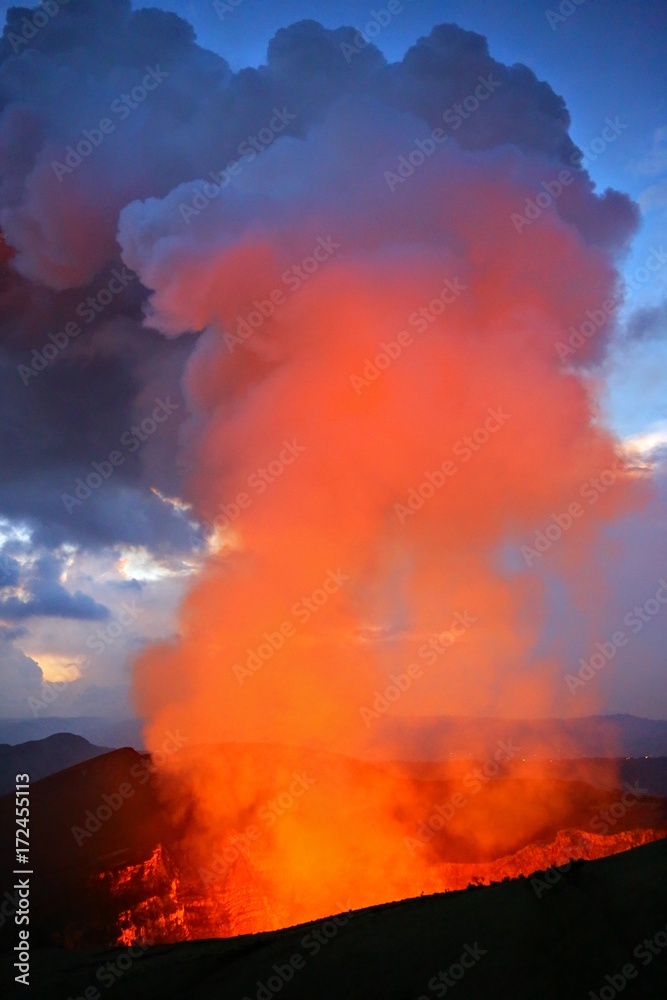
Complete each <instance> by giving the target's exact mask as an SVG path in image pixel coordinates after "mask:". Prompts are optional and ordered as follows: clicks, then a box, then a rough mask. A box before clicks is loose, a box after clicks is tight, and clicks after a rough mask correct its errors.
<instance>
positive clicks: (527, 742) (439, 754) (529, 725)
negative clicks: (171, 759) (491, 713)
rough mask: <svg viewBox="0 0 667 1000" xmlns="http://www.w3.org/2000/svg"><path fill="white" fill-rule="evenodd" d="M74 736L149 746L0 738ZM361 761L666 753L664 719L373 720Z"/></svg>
mask: <svg viewBox="0 0 667 1000" xmlns="http://www.w3.org/2000/svg"><path fill="white" fill-rule="evenodd" d="M56 733H72V734H76V735H78V736H80V737H83V738H84V739H86V740H88V741H89V742H90V743H92V744H93V745H95V746H103V747H112V748H118V747H122V746H131V747H134V749H136V750H138V751H140V752H142V751H144V750H145V749H146V747H145V744H144V740H143V736H142V724H141V722H140V721H139V720H138V719H108V718H102V717H95V716H82V717H77V718H55V717H54V718H48V717H44V718H38V719H0V743H9V744H17V743H25V742H27V741H30V740H41V739H44V738H46V737H49V736H53V735H54V734H56ZM372 734H373V735H372V742H370V743H369V745H368V746H367V748H366V752H365V753H363V754H361V755H360V756H363V757H365V758H366V759H373V760H387V759H391V758H397V757H400V758H402V759H404V760H415V761H437V760H446V759H448V758H450V757H460V758H465V757H471V758H474V759H476V760H484V759H486V758H488V757H490V756H493V754H494V753H495V751H496V749H497V746H498V743H499V742H501V741H503V740H504V741H508V740H511V741H512V742H513V743H514V744H515V745H517V746H519V747H520V748H521V753H520V756H521V757H526V758H529V757H544V758H547V759H550V758H554V759H568V758H579V757H644V756H649V757H667V720H664V719H643V718H640V717H639V716H635V715H624V714H619V715H591V716H580V717H577V718H572V719H500V718H473V717H465V716H419V717H418V716H391V715H389V714H387V715H385V716H383V717H382V718H380V719H378V721H377V725H376V726H374V727H373V729H372Z"/></svg>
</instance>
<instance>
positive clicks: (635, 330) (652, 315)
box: [625, 302, 667, 340]
mask: <svg viewBox="0 0 667 1000" xmlns="http://www.w3.org/2000/svg"><path fill="white" fill-rule="evenodd" d="M625 333H626V336H628V337H630V338H632V339H633V340H663V339H664V338H665V337H667V302H662V303H661V304H660V305H658V306H647V307H646V308H645V309H638V310H637V311H636V312H634V313H633V314H632V315H631V316H630V318H629V319H628V322H627V324H626V328H625Z"/></svg>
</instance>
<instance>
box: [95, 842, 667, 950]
mask: <svg viewBox="0 0 667 1000" xmlns="http://www.w3.org/2000/svg"><path fill="white" fill-rule="evenodd" d="M665 836H667V829H656V830H649V829H636V830H625V831H622V832H619V833H615V834H612V835H609V836H602V835H600V834H595V833H590V832H588V831H585V830H576V829H570V830H561V831H559V832H558V834H557V835H556V836H555V838H554V839H553V840H551V841H548V842H547V841H542V842H536V843H534V844H529V845H527V846H526V847H523V848H522V849H521V850H519V851H517V852H516V853H515V854H510V855H506V856H505V857H501V858H498V859H496V860H495V861H490V862H481V863H475V864H460V863H452V864H450V863H447V862H444V863H440V864H437V865H433V866H432V867H431V869H429V872H428V873H427V876H426V878H425V879H424V878H421V877H420V879H419V881H415V882H409V881H407V880H406V881H405V882H404V883H401V884H398V885H394V886H393V887H392V890H391V892H390V894H389V893H388V895H387V897H385V898H383V899H374V900H369V902H368V905H372V904H375V903H383V902H389V901H390V899H389V895H391V896H395V898H399V899H401V898H410V897H413V896H418V895H420V894H431V893H436V892H448V891H452V890H457V889H465V888H467V887H468V886H470V885H489V884H491V883H492V882H502V881H503V880H504V879H508V878H510V879H511V878H518V877H519V876H524V877H529V876H532V875H534V874H535V873H536V872H545V871H548V870H549V869H555V868H561V867H562V866H565V865H567V864H568V863H569V862H570V861H577V860H585V861H592V860H594V859H596V858H602V857H607V856H608V855H610V854H617V853H620V852H621V851H626V850H629V849H630V848H632V847H639V846H641V845H642V844H646V843H649V842H650V841H652V840H657V839H659V838H661V837H665ZM557 875H558V873H557V872H556V873H553V872H550V873H549V878H548V880H547V881H546V882H544V881H543V880H542V881H543V884H544V886H545V889H546V886H548V885H549V884H550V882H551V881H553V880H554V879H555V878H556V876H557ZM99 883H100V884H101V885H102V886H103V887H104V889H105V891H106V893H107V895H108V898H109V900H110V902H112V905H113V906H115V908H116V911H117V918H116V923H115V927H113V929H110V930H111V940H110V942H109V943H110V944H119V945H124V946H127V945H130V944H133V943H137V942H139V943H156V944H157V943H170V942H175V941H184V940H191V939H197V938H207V937H232V936H236V935H239V934H249V933H256V932H258V931H266V930H273V929H276V928H278V927H280V926H285V925H286V923H287V922H289V921H288V920H286V918H285V916H282V917H281V915H280V913H278V912H276V908H275V906H272V905H271V904H270V902H269V900H268V899H267V896H266V894H265V893H264V891H263V888H262V878H261V874H260V872H259V870H258V868H256V867H255V866H254V865H253V862H252V861H251V860H250V859H249V858H247V857H245V856H244V857H241V858H240V859H239V861H238V862H237V863H236V865H235V866H234V868H232V869H231V870H230V872H229V875H228V876H227V878H225V879H224V880H222V881H220V882H215V883H211V884H209V885H205V884H204V883H203V882H202V880H201V879H200V878H199V877H198V875H197V873H195V872H192V871H186V870H183V869H180V870H179V868H178V866H177V865H176V863H175V862H174V861H173V859H172V858H171V857H170V856H169V854H168V852H167V851H166V850H165V848H164V847H163V846H162V845H158V846H157V847H156V848H155V850H154V851H153V853H152V855H151V856H150V857H149V858H147V859H146V860H145V861H143V862H140V863H138V864H132V865H126V866H122V867H116V868H113V869H110V870H109V871H106V872H104V873H103V874H102V875H100V876H99ZM536 884H538V888H539V884H540V883H536ZM538 895H539V892H538ZM327 915H328V914H323V913H317V912H313V913H312V914H311V918H312V919H316V918H318V917H323V916H327Z"/></svg>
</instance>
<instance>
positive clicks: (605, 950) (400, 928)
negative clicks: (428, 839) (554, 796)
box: [3, 840, 667, 1000]
mask: <svg viewBox="0 0 667 1000" xmlns="http://www.w3.org/2000/svg"><path fill="white" fill-rule="evenodd" d="M538 878H539V876H538ZM549 879H550V881H551V882H552V883H553V884H552V885H550V887H548V888H547V886H548V882H547V881H544V880H541V879H540V881H539V882H538V881H536V880H535V878H533V879H518V880H516V881H513V882H507V883H504V884H499V885H493V886H490V887H487V888H478V889H468V890H466V891H464V892H456V893H446V894H442V895H437V896H430V897H424V898H421V899H411V900H406V901H404V902H401V903H393V904H389V905H385V906H377V907H373V908H371V909H368V910H361V911H358V912H356V913H352V914H348V915H346V916H342V917H339V918H337V922H334V921H325V922H318V923H315V924H307V925H302V926H300V927H295V928H291V929H289V930H284V931H277V932H271V933H267V934H261V935H255V936H246V937H241V938H234V939H227V940H214V941H196V942H191V943H182V944H176V945H167V946H164V945H163V946H159V947H154V948H148V949H146V950H143V949H137V950H134V951H133V952H132V953H128V952H127V951H109V952H98V953H95V954H87V955H83V954H80V953H79V954H77V953H67V952H64V951H59V950H54V949H51V950H44V951H39V952H37V953H35V955H34V959H33V984H34V985H33V988H32V990H31V991H30V992H31V994H32V995H34V996H39V997H40V1000H66V998H68V997H80V996H87V997H88V996H90V997H92V996H95V994H94V993H92V992H88V993H86V989H88V988H90V987H97V988H98V989H99V993H98V994H97V996H98V997H99V996H106V995H108V994H107V990H108V989H112V990H113V996H114V998H118V1000H120V998H127V1000H134V998H137V1000H171V998H179V1000H180V998H182V1000H195V998H196V1000H228V998H229V1000H243V998H252V1000H271V998H273V997H275V996H280V997H281V1000H320V998H321V1000H325V998H326V1000H376V998H378V1000H379V998H382V1000H424V998H428V1000H431V998H433V997H443V996H450V995H451V996H453V997H455V998H456V1000H487V998H498V997H502V998H504V997H507V998H510V997H511V998H513V1000H577V998H579V997H581V998H582V1000H590V996H591V991H592V993H593V996H595V997H599V996H600V991H601V990H602V996H603V998H609V997H612V996H618V995H621V996H622V997H623V1000H654V998H655V1000H664V997H665V996H667V929H666V928H667V841H665V840H662V841H657V842H655V843H652V844H648V845H646V846H644V847H639V848H635V849H634V850H631V851H627V852H625V853H623V854H617V855H615V856H613V857H609V858H604V859H602V860H599V861H593V862H581V863H578V864H576V865H574V866H573V867H572V868H571V869H570V870H569V871H567V872H565V873H562V874H561V873H556V872H554V871H552V872H551V873H550V874H549ZM119 960H120V965H119V964H118V963H119ZM4 961H6V956H3V962H4ZM466 965H468V966H471V967H470V968H468V969H465V966H466ZM128 966H129V968H128ZM441 973H442V975H443V976H447V977H449V980H448V981H449V983H450V985H449V986H448V985H447V980H446V979H444V978H442V977H441V976H440V974H441ZM457 977H459V978H458V981H456V978H457ZM454 983H455V985H451V984H454ZM26 993H27V991H26ZM96 1000H97V998H96Z"/></svg>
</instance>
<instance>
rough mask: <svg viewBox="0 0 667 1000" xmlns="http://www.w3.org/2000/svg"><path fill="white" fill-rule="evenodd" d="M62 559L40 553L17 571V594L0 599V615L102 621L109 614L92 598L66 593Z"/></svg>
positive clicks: (14, 618) (79, 593) (12, 617)
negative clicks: (63, 582)
mask: <svg viewBox="0 0 667 1000" xmlns="http://www.w3.org/2000/svg"><path fill="white" fill-rule="evenodd" d="M62 571H63V560H62V559H58V558H56V557H55V556H54V555H52V554H50V553H49V554H46V555H43V556H41V557H40V558H39V559H37V560H36V561H35V563H34V564H33V565H32V566H31V567H30V569H29V570H27V571H26V572H25V573H23V574H21V588H22V591H23V594H22V596H21V597H18V596H15V597H7V598H5V599H4V600H2V601H0V618H2V619H4V620H5V621H23V620H24V619H26V618H39V617H49V618H74V619H79V620H84V621H102V620H104V619H105V618H108V617H109V610H108V609H107V608H105V607H104V605H103V604H99V603H98V602H97V601H94V600H93V599H92V597H89V596H88V595H86V594H83V593H81V591H79V590H77V591H75V593H73V594H70V593H69V591H67V590H66V589H65V587H63V585H62V584H61V583H60V576H61V573H62Z"/></svg>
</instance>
